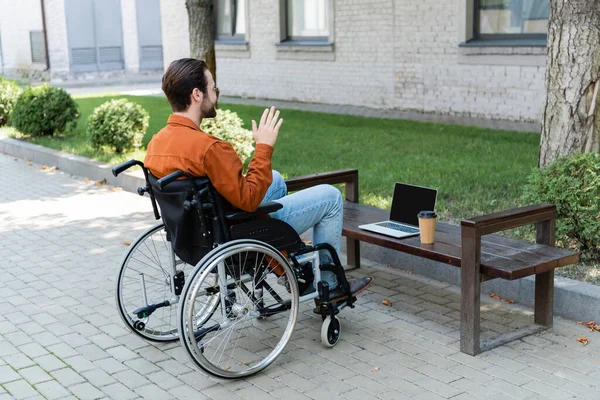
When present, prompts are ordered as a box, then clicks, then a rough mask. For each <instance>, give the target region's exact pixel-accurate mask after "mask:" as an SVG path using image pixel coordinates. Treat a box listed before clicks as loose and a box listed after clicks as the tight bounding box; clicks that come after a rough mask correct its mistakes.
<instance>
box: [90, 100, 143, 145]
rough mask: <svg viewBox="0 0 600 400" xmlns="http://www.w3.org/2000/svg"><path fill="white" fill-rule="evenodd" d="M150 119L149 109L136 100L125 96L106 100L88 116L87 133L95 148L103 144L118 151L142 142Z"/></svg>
mask: <svg viewBox="0 0 600 400" xmlns="http://www.w3.org/2000/svg"><path fill="white" fill-rule="evenodd" d="M149 121H150V116H149V115H148V112H147V111H146V110H144V108H143V107H142V106H140V105H139V104H137V103H134V102H132V101H129V100H126V99H118V100H109V101H107V102H105V103H103V104H101V105H99V106H98V107H96V108H95V109H94V111H93V112H92V114H91V115H90V116H89V118H88V125H87V134H88V136H89V137H90V139H91V141H92V144H93V146H94V147H95V148H97V149H99V148H101V147H103V146H106V147H109V148H111V149H114V150H115V151H116V152H117V153H121V152H123V150H130V149H132V148H135V147H140V146H141V145H142V138H143V136H144V133H146V129H148V122H149Z"/></svg>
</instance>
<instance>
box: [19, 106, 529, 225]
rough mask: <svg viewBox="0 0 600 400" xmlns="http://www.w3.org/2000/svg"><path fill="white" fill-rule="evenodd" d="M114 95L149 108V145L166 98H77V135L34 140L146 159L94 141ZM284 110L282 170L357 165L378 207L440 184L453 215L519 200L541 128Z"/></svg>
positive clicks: (113, 159)
mask: <svg viewBox="0 0 600 400" xmlns="http://www.w3.org/2000/svg"><path fill="white" fill-rule="evenodd" d="M115 97H119V98H121V97H124V98H128V99H131V100H134V101H136V102H138V103H140V104H141V105H142V106H143V107H144V108H145V109H146V110H147V111H148V112H149V114H150V126H149V129H148V132H147V133H146V135H145V137H144V140H143V143H144V145H146V144H147V143H148V141H150V139H151V138H152V135H154V134H155V133H156V132H158V131H159V130H160V129H161V128H162V127H163V126H164V125H165V123H166V121H167V118H168V116H169V114H170V112H171V111H170V108H169V106H168V103H167V101H166V99H164V98H162V97H150V96H110V95H108V96H102V97H86V98H78V99H76V101H77V102H78V104H79V107H80V118H79V121H78V125H77V128H76V131H75V132H74V133H73V134H70V135H67V136H63V137H40V138H29V139H28V140H29V141H30V142H33V143H37V144H40V145H42V146H46V147H51V148H54V149H59V150H62V151H65V152H70V153H75V154H79V155H83V156H87V157H91V158H94V159H97V160H100V161H105V162H109V163H111V164H117V163H119V162H121V161H124V160H126V159H129V158H138V159H143V157H144V151H143V150H139V151H135V152H132V153H127V154H119V155H115V154H104V153H99V152H97V151H95V150H94V149H93V148H92V147H91V145H90V143H89V140H88V138H87V136H86V134H85V128H86V121H87V117H88V116H89V115H90V113H91V112H92V110H93V109H94V108H95V107H97V106H98V105H100V104H101V103H103V102H104V101H106V100H108V99H111V98H115ZM220 107H221V108H225V109H231V110H233V111H236V112H237V113H238V114H239V116H240V117H241V118H242V119H243V120H244V122H245V126H246V127H247V128H248V129H250V126H251V120H252V119H253V118H254V119H258V118H260V115H261V113H262V110H263V109H262V108H261V107H257V106H245V105H232V104H220ZM282 116H283V118H284V119H285V122H284V124H283V126H282V128H281V131H280V134H279V139H278V141H277V145H276V151H275V153H274V157H273V167H274V168H275V169H277V170H279V171H280V172H281V173H282V174H284V176H298V175H303V174H308V173H314V172H321V171H329V170H335V169H343V168H357V169H358V170H359V173H360V194H361V198H360V200H361V202H362V203H365V204H371V205H374V206H378V207H380V208H389V207H390V205H391V195H392V191H393V186H394V182H396V181H401V182H408V183H412V184H416V185H424V186H429V187H434V188H437V189H438V190H439V195H438V214H440V216H441V218H442V219H444V220H447V221H452V222H456V221H457V220H460V219H462V218H465V217H470V216H474V215H478V214H482V213H486V212H492V211H497V210H502V209H506V208H510V207H514V206H517V205H519V204H520V202H519V197H520V194H521V188H522V186H523V184H524V183H525V181H526V178H527V176H528V175H529V173H530V172H531V169H532V168H534V167H535V166H536V164H537V154H538V145H539V140H540V136H539V134H538V133H519V132H509V131H497V130H489V129H483V128H477V127H469V126H456V125H446V124H434V123H423V122H414V121H405V120H393V119H377V118H362V117H356V116H347V115H334V114H324V113H314V112H305V111H295V110H283V111H282Z"/></svg>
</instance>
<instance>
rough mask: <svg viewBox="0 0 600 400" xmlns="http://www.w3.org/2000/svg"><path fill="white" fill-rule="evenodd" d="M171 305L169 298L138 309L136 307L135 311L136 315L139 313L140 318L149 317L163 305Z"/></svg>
mask: <svg viewBox="0 0 600 400" xmlns="http://www.w3.org/2000/svg"><path fill="white" fill-rule="evenodd" d="M169 305H171V303H170V302H169V300H165V301H163V302H162V303H158V304H148V305H147V306H144V307H140V308H137V309H135V310H134V311H133V313H134V314H135V315H137V317H138V318H148V317H149V316H151V315H152V313H153V312H154V311H156V310H157V309H159V308H161V307H166V306H169Z"/></svg>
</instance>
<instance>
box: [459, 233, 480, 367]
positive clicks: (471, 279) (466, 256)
mask: <svg viewBox="0 0 600 400" xmlns="http://www.w3.org/2000/svg"><path fill="white" fill-rule="evenodd" d="M461 236H462V257H461V267H460V277H461V286H460V291H461V294H460V351H462V352H463V353H466V354H469V355H472V356H474V355H477V354H479V353H480V352H481V348H480V345H479V344H480V343H479V336H480V327H479V322H480V321H479V318H480V315H479V314H480V309H479V307H480V301H481V298H480V289H481V284H480V273H479V272H480V254H481V237H477V235H476V232H475V229H472V228H468V227H464V226H463V227H462V235H461Z"/></svg>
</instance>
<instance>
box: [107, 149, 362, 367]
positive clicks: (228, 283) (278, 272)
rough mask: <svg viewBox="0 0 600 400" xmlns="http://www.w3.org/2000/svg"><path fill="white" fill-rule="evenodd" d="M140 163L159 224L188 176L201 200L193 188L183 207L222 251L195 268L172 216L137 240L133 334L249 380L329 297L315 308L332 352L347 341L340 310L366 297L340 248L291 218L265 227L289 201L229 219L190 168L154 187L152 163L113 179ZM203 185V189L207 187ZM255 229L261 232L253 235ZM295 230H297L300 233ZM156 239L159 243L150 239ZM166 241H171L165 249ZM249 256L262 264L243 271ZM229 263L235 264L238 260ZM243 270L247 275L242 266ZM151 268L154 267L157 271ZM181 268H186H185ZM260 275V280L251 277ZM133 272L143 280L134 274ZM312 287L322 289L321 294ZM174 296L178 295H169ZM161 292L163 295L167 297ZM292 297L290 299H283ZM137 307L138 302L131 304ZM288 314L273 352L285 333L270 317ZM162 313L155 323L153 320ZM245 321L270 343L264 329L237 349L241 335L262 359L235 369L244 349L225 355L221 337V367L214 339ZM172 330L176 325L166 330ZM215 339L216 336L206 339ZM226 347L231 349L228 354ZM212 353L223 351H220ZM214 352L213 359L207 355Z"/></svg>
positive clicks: (122, 286)
mask: <svg viewBox="0 0 600 400" xmlns="http://www.w3.org/2000/svg"><path fill="white" fill-rule="evenodd" d="M134 165H138V166H140V167H141V168H142V170H143V172H144V176H145V180H146V186H145V187H141V188H138V194H139V195H141V196H143V195H145V194H146V193H147V194H149V195H150V199H151V203H152V208H153V211H154V216H155V218H156V219H160V218H161V215H160V214H159V208H158V206H157V194H159V195H160V194H161V193H162V192H164V191H165V190H166V189H165V188H166V187H167V185H169V184H172V183H173V182H175V181H178V182H181V180H180V179H181V178H185V180H187V182H188V183H189V187H188V189H186V190H191V192H190V193H191V194H190V193H188V192H186V195H185V201H184V202H183V204H181V207H183V208H184V209H185V210H188V211H190V210H192V211H194V210H195V211H197V213H198V218H199V220H200V225H201V234H202V235H203V236H204V237H206V236H208V242H210V238H211V237H212V238H213V240H212V242H213V243H211V247H212V249H210V251H208V252H207V254H206V255H204V257H202V258H201V259H200V260H199V261H198V262H197V263H195V264H190V263H186V262H185V261H184V260H182V259H181V258H180V257H178V256H177V255H176V253H177V249H176V248H175V247H174V245H173V241H174V240H177V238H176V237H175V238H174V237H173V235H172V234H171V233H170V232H169V229H167V225H166V222H165V221H166V220H165V218H163V223H158V224H156V225H154V226H153V227H151V228H150V229H148V230H146V231H145V232H143V233H142V234H141V235H140V236H138V238H136V240H135V241H134V242H133V243H132V245H131V246H130V248H129V249H128V251H127V253H126V254H125V255H124V257H123V259H122V261H121V265H120V268H119V272H118V275H117V282H116V293H115V295H116V303H117V309H118V311H119V314H120V315H121V318H122V319H123V322H124V323H125V325H126V326H127V327H128V328H129V329H130V330H132V331H133V332H135V333H136V334H138V335H140V336H142V337H144V338H145V339H149V340H154V341H173V340H177V339H178V338H179V339H180V340H181V342H182V346H183V347H184V349H185V350H186V352H187V353H188V355H189V356H190V358H191V359H192V361H194V363H195V364H196V365H197V366H198V367H200V368H201V369H202V370H203V371H205V372H207V373H209V374H211V375H214V376H218V377H222V378H241V377H245V376H249V375H252V374H255V373H257V372H259V371H261V370H262V369H264V368H266V367H267V366H268V365H270V364H271V363H272V362H273V361H274V360H275V359H276V358H277V356H278V355H279V354H280V353H281V351H283V349H284V347H285V346H286V345H287V343H288V341H289V340H290V337H291V335H292V332H293V330H294V326H295V324H296V319H297V314H298V304H299V303H300V302H305V301H309V300H315V302H317V301H319V304H318V307H317V308H315V312H318V314H320V315H321V317H322V320H323V325H322V328H321V341H322V343H323V344H324V345H325V346H327V347H332V346H334V345H335V344H336V343H337V342H338V340H339V337H340V332H341V327H340V322H339V319H338V318H337V317H336V314H337V313H338V312H339V310H340V309H342V308H344V307H346V306H350V307H354V305H353V303H354V301H355V300H356V298H355V297H354V296H353V295H352V293H351V292H350V286H349V284H348V281H347V279H346V277H345V273H344V270H343V267H342V266H341V263H340V260H339V257H338V255H337V253H336V251H335V250H334V249H333V247H332V246H330V245H328V244H317V245H315V246H308V245H306V244H304V243H303V242H302V241H301V240H300V238H299V236H298V234H297V233H296V232H295V231H293V228H291V227H290V226H289V225H287V224H285V223H284V222H282V221H278V220H270V221H273V222H268V220H267V222H264V221H265V220H258V221H263V222H257V220H256V218H260V217H263V216H265V215H267V214H268V213H270V212H273V211H275V210H276V209H278V208H280V207H281V205H280V204H279V203H266V204H263V205H261V206H260V207H259V209H258V210H256V211H255V212H243V211H234V212H231V213H228V214H227V215H225V214H224V212H223V207H222V203H221V198H220V195H219V194H218V193H217V192H216V190H214V188H213V187H212V185H211V184H210V182H209V181H208V180H207V179H206V178H200V179H198V178H194V177H192V176H190V175H188V174H185V173H183V172H181V171H176V172H175V173H173V174H170V175H168V176H166V177H163V178H161V179H158V180H156V181H154V179H155V178H153V177H152V175H151V174H150V173H149V172H148V170H147V169H146V168H145V167H144V165H143V163H142V162H140V161H137V160H130V161H127V162H126V163H124V164H121V165H119V166H117V167H115V168H113V170H112V172H113V175H114V176H118V175H119V174H120V173H122V172H123V171H125V170H127V169H128V168H130V167H132V166H134ZM198 182H200V184H201V185H203V187H201V188H198V187H197V184H198ZM173 193H180V192H173ZM159 197H160V196H159ZM207 198H208V199H209V200H210V201H209V202H206V199H207ZM158 205H160V206H161V210H163V206H164V204H161V202H160V200H159V201H158ZM165 209H167V208H165ZM163 212H164V210H163ZM207 216H208V218H207ZM163 217H164V215H163ZM226 221H247V222H243V223H241V224H240V225H234V227H240V226H241V227H242V228H245V229H241V228H240V229H236V230H234V229H231V230H230V229H227V226H226ZM171 225H172V223H171ZM208 225H210V226H208ZM253 225H260V226H259V227H258V228H256V229H254V230H253V228H252V227H253ZM271 225H272V226H271ZM265 226H266V228H265ZM273 227H275V228H276V229H277V230H278V233H277V234H276V235H274V234H271V235H269V229H271V230H272V229H273ZM232 231H233V233H236V232H238V233H237V234H238V236H239V235H241V236H239V237H235V235H232ZM254 231H255V232H258V233H257V234H256V235H257V237H259V238H262V239H265V240H256V239H254V238H253V237H252V236H253V235H254V234H255V233H253V232H254ZM281 231H283V234H281ZM240 232H241V233H240ZM265 232H266V234H265ZM291 232H293V235H292V234H291ZM155 235H158V236H160V238H159V239H154V236H155ZM244 235H245V236H244ZM294 235H295V236H294ZM282 238H283V239H282ZM148 239H150V240H149V242H148V243H147V241H148ZM161 241H162V244H163V245H161V244H160V242H161ZM157 243H158V246H157ZM281 243H283V247H284V249H283V250H286V249H287V250H290V251H289V252H288V255H287V256H285V255H284V254H282V249H281V248H277V247H276V245H277V244H281ZM144 248H147V249H148V250H149V251H150V253H149V254H150V255H147V254H143V253H141V252H142V251H143V249H144ZM287 250H286V251H287ZM244 251H245V252H246V253H245V254H246V255H245V259H244V265H245V263H246V261H248V259H250V261H251V262H252V261H253V262H254V265H253V266H252V265H251V264H250V267H246V266H243V265H242V253H243V252H244ZM319 251H327V252H329V254H330V255H331V258H332V259H333V262H334V266H321V265H320V263H319ZM252 252H254V253H256V255H254V254H253V253H252ZM138 253H140V255H138ZM251 253H252V254H251ZM260 255H262V258H261V259H260V262H259V261H258V259H259V257H260ZM142 256H143V257H142ZM236 256H237V258H236ZM136 257H138V258H136ZM254 257H255V260H254V259H253V258H254ZM163 259H164V263H165V264H167V263H168V264H169V268H168V271H165V269H164V268H163ZM227 260H230V261H229V263H228V262H227ZM272 261H276V263H275V264H273V262H272ZM290 261H291V264H290ZM131 263H133V266H130V264H131ZM152 263H155V264H157V265H158V267H154V268H153V269H152V268H150V271H151V273H154V274H157V275H156V276H155V275H152V276H150V275H149V274H148V273H144V272H140V271H141V270H142V269H143V268H146V267H148V265H149V264H152ZM307 263H309V264H307ZM187 265H189V266H190V267H193V269H192V270H191V271H189V272H188V273H187V274H186V272H187V271H185V267H186V266H187ZM238 265H239V271H237V269H236V268H237V266H238ZM273 265H274V266H273ZM150 266H151V267H152V265H150ZM180 266H183V267H181V268H180ZM303 268H304V269H305V268H311V269H312V273H313V275H314V279H313V280H312V281H311V282H310V285H309V286H308V287H306V288H305V289H306V290H307V291H308V292H307V293H302V294H300V293H299V286H298V282H299V281H298V278H297V276H299V275H300V274H301V273H302V270H303ZM322 268H326V269H327V270H330V271H332V272H333V273H334V274H335V276H336V278H337V280H338V283H339V286H340V288H341V291H342V293H344V294H345V297H343V298H342V299H341V300H339V301H336V302H332V301H331V300H330V290H329V287H328V285H327V283H325V282H324V281H321V269H322ZM282 271H283V272H282ZM259 272H260V273H259ZM250 273H252V274H254V275H249V274H250ZM128 274H133V276H129V275H128ZM135 274H137V283H135V280H136V277H135ZM223 277H224V278H223ZM214 279H216V281H214ZM257 279H258V280H257ZM147 280H148V281H149V282H147ZM209 281H210V282H209ZM315 282H316V283H317V285H316V290H315V288H314V283H315ZM250 283H251V285H250V286H251V288H250V289H249V288H248V284H250ZM203 284H206V286H203ZM135 286H138V287H139V291H140V292H141V298H139V299H133V300H131V298H132V296H135V291H136V289H135ZM130 287H131V289H132V290H131V294H130V292H129V289H130ZM282 287H285V290H282V291H281V293H277V290H276V289H280V290H281V288H282ZM310 287H312V291H311V290H310ZM149 288H150V289H151V288H158V289H157V293H160V292H161V291H162V293H163V298H162V301H158V302H153V301H155V300H156V299H155V298H149V297H148V291H149ZM265 291H266V292H267V294H268V295H269V296H270V297H271V298H272V299H273V300H272V301H274V302H275V303H274V304H272V305H270V306H265V305H264V304H263V302H264V301H265V298H266V296H264V292H265ZM339 291H340V289H338V291H337V292H338V294H339ZM124 292H125V294H124ZM167 295H168V298H165V297H167ZM157 296H158V297H160V295H157ZM244 296H245V298H246V299H247V300H246V301H245V302H243V301H242V300H239V298H241V297H244ZM284 297H285V298H286V299H285V300H283V298H284ZM338 297H339V296H338ZM204 301H206V302H207V304H206V305H203V306H202V307H200V310H198V309H197V308H198V307H197V303H198V302H200V303H202V302H204ZM138 302H141V304H137V306H136V303H138ZM129 303H131V307H130V306H129ZM174 306H177V311H176V320H177V322H176V324H173V313H174V310H173V307H174ZM132 308H133V309H132ZM218 308H220V309H221V319H222V320H221V321H220V322H218V323H217V322H213V323H212V325H211V322H209V321H212V320H213V319H214V318H218V315H217V316H216V317H215V314H216V312H217V309H218ZM166 311H168V313H167V314H165V312H166ZM288 312H289V317H288V319H287V322H285V321H283V322H284V323H285V326H286V327H285V329H284V330H283V333H281V337H280V338H279V340H278V342H277V344H275V345H272V346H271V347H273V349H271V350H269V348H268V347H269V346H268V345H266V343H267V342H269V343H272V342H271V341H270V340H271V339H270V338H271V337H274V336H276V335H279V331H280V330H281V328H280V326H275V325H277V324H276V323H274V324H271V325H269V322H265V323H262V322H260V321H262V320H265V321H266V320H269V319H271V318H272V319H275V320H277V321H279V320H280V319H282V317H281V316H282V315H285V314H286V313H288ZM160 313H162V314H161V316H157V314H160ZM153 315H154V316H155V318H152V316H153ZM283 318H286V317H285V316H284V317H283ZM156 320H158V325H156V324H155V321H156ZM167 321H168V322H167ZM261 324H262V325H261ZM155 325H156V326H155ZM237 325H241V326H240V327H239V328H240V330H241V328H246V327H248V329H256V330H258V331H259V333H260V334H261V335H262V336H264V337H268V340H265V339H263V338H262V336H261V337H259V336H258V335H256V333H254V335H255V336H256V341H255V342H250V339H249V335H248V334H246V333H244V334H241V333H240V334H238V336H237V339H236V343H237V342H239V341H240V339H241V340H242V341H245V342H247V343H249V344H247V345H246V346H247V347H248V348H251V349H253V351H254V352H255V355H254V356H248V358H247V359H246V360H250V359H252V360H251V362H246V361H244V360H241V361H240V362H238V363H235V364H233V363H232V362H230V361H231V360H233V358H234V354H235V352H236V348H235V346H234V348H233V349H231V350H228V351H225V348H227V343H225V344H223V342H224V340H225V339H223V338H221V342H220V343H219V342H218V341H217V343H218V347H217V350H216V351H219V350H220V351H222V352H223V353H222V354H221V355H220V356H219V358H218V360H217V362H216V363H215V362H214V359H215V357H216V355H212V358H210V357H211V354H212V353H210V354H209V349H208V348H209V345H210V346H212V341H214V340H217V339H214V338H218V335H220V334H221V335H222V332H224V331H226V330H227V329H229V328H231V327H235V326H237ZM163 326H166V328H164V327H163ZM256 327H258V328H256ZM231 329H233V328H231ZM261 329H262V330H261ZM220 332H221V333H220ZM231 332H233V330H231ZM274 332H276V333H274ZM225 335H227V334H225ZM228 335H229V336H232V333H228ZM209 336H210V338H209V339H206V338H207V337H209ZM203 340H204V341H203ZM273 340H274V339H273ZM252 343H254V344H252ZM215 347H216V346H215ZM221 347H223V349H222V350H221ZM210 351H215V350H214V349H213V348H212V347H211V349H210ZM244 352H246V353H250V351H249V350H248V349H246V348H244V349H242V350H238V353H244ZM207 354H209V355H208V356H207ZM224 355H225V356H226V357H225V358H227V357H229V360H226V362H225V363H221V359H222V358H223V356H224ZM260 357H262V358H260ZM257 358H260V359H257ZM220 364H223V365H220ZM231 364H233V365H231ZM246 364H248V365H246Z"/></svg>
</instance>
